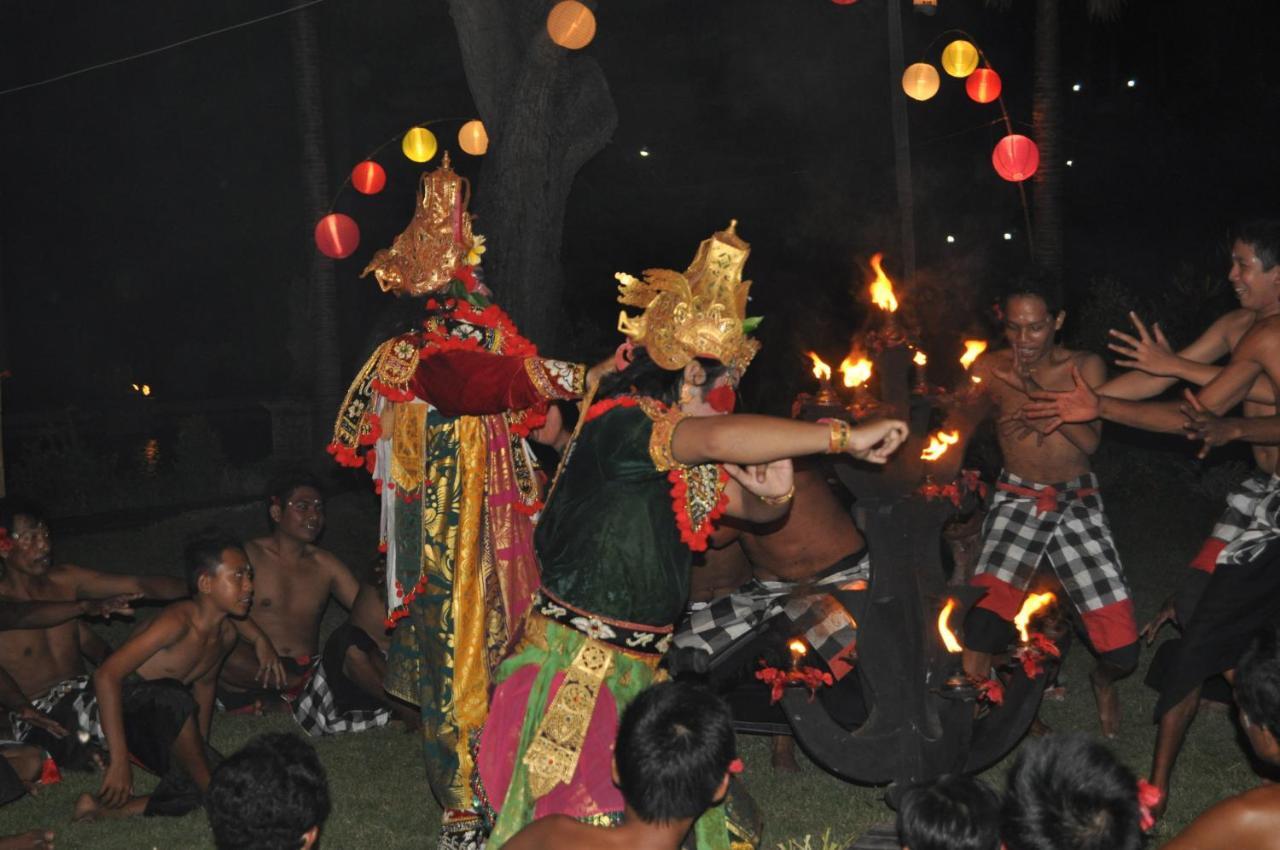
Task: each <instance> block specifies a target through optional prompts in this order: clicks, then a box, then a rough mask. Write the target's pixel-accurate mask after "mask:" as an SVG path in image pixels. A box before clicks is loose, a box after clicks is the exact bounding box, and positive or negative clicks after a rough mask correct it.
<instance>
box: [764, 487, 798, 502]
mask: <svg viewBox="0 0 1280 850" xmlns="http://www.w3.org/2000/svg"><path fill="white" fill-rule="evenodd" d="M795 497H796V485H794V484H792V485H791V489H790V490H788V491H787V492H785V493H783V494H782V495H781V496H757V497H756V498H758V499H759V500H760V501H762V502H764V503H765V504H766V505H785V504H786V503H787V502H790V501H791V500H792V499H794V498H795Z"/></svg>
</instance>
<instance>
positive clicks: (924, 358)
mask: <svg viewBox="0 0 1280 850" xmlns="http://www.w3.org/2000/svg"><path fill="white" fill-rule="evenodd" d="M911 362H912V363H914V364H916V365H917V366H925V365H928V363H929V355H927V354H925V353H924V352H923V351H917V352H916V356H915V357H912V358H911Z"/></svg>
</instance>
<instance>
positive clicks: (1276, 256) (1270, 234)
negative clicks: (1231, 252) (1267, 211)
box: [1235, 218, 1280, 271]
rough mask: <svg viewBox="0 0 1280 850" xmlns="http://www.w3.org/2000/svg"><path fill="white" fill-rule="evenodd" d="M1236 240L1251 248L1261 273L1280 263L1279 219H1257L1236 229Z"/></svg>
mask: <svg viewBox="0 0 1280 850" xmlns="http://www.w3.org/2000/svg"><path fill="white" fill-rule="evenodd" d="M1235 237H1236V239H1239V240H1240V241H1241V242H1243V243H1244V244H1246V245H1249V246H1251V247H1252V248H1253V253H1254V254H1255V255H1256V256H1257V257H1258V262H1259V263H1261V264H1262V270H1263V271H1271V269H1272V268H1274V267H1275V264H1276V263H1278V262H1280V219H1274V218H1259V219H1254V220H1253V221H1246V222H1244V223H1242V224H1240V225H1238V226H1237V227H1236V233H1235Z"/></svg>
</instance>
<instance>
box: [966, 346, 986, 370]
mask: <svg viewBox="0 0 1280 850" xmlns="http://www.w3.org/2000/svg"><path fill="white" fill-rule="evenodd" d="M986 350H987V341H986V340H985V339H966V340H965V341H964V354H961V355H960V365H961V366H963V367H964V368H966V369H968V368H969V367H970V366H972V365H973V361H975V360H977V359H978V355H979V354H981V353H982V352H984V351H986Z"/></svg>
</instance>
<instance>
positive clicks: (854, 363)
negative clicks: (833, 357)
mask: <svg viewBox="0 0 1280 850" xmlns="http://www.w3.org/2000/svg"><path fill="white" fill-rule="evenodd" d="M840 374H841V375H843V376H844V385H845V386H846V387H860V386H862V385H863V384H865V383H866V382H867V381H868V380H870V378H871V361H870V360H868V359H867V358H865V357H861V356H860V357H859V358H858V359H857V360H854V359H853V355H852V354H850V355H849V356H847V357H845V359H844V360H841V361H840Z"/></svg>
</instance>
